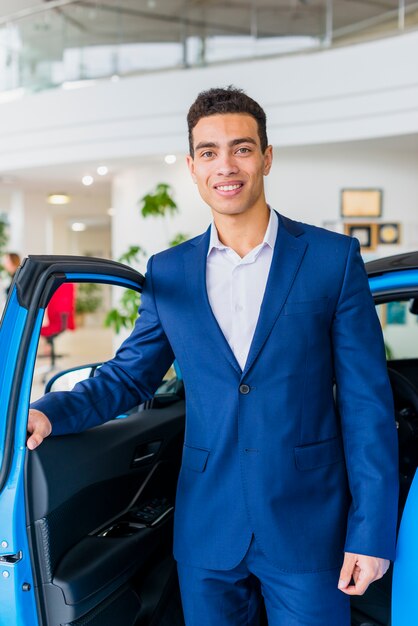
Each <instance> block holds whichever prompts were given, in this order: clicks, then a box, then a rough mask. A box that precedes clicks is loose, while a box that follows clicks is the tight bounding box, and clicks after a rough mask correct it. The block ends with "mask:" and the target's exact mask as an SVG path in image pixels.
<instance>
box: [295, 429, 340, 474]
mask: <svg viewBox="0 0 418 626" xmlns="http://www.w3.org/2000/svg"><path fill="white" fill-rule="evenodd" d="M343 460H344V449H343V443H342V441H341V437H334V438H332V439H326V440H325V441H318V442H317V443H311V444H308V445H305V446H297V447H296V448H295V461H296V467H297V468H298V469H299V470H302V471H303V470H310V469H315V468H316V467H323V466H324V465H331V464H332V463H340V462H341V461H343Z"/></svg>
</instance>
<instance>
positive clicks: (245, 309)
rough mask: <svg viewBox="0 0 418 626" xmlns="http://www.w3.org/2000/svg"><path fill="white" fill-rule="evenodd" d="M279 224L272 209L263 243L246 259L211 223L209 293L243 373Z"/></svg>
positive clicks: (208, 260)
mask: <svg viewBox="0 0 418 626" xmlns="http://www.w3.org/2000/svg"><path fill="white" fill-rule="evenodd" d="M278 227H279V221H278V218H277V215H276V213H275V212H274V211H272V210H271V209H270V219H269V223H268V226H267V230H266V233H265V235H264V239H263V241H262V243H260V244H259V245H258V246H256V247H255V248H253V249H252V250H251V251H250V252H248V254H246V255H245V256H244V257H243V258H241V257H240V256H239V254H237V253H236V252H235V251H234V250H232V249H231V248H228V247H227V246H225V245H224V244H223V243H221V242H220V241H219V237H218V231H217V230H216V226H215V224H214V223H213V222H212V226H211V231H210V241H209V249H208V255H207V261H206V289H207V293H208V298H209V303H210V306H211V308H212V311H213V314H214V316H215V318H216V321H217V322H218V324H219V326H220V328H221V330H222V332H223V334H224V335H225V338H226V340H227V342H228V343H229V346H230V348H231V350H232V352H233V353H234V355H235V358H236V359H237V361H238V363H239V365H240V367H241V369H242V370H243V369H244V366H245V362H246V360H247V357H248V352H249V350H250V346H251V341H252V339H253V335H254V331H255V327H256V325H257V321H258V316H259V313H260V307H261V303H262V301H263V296H264V292H265V289H266V283H267V278H268V275H269V271H270V265H271V260H272V258H273V250H274V244H275V243H276V237H277V230H278Z"/></svg>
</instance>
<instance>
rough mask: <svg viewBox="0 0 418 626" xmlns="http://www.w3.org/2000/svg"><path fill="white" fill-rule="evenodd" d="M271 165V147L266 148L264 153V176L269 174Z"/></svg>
mask: <svg viewBox="0 0 418 626" xmlns="http://www.w3.org/2000/svg"><path fill="white" fill-rule="evenodd" d="M272 163H273V146H267V148H266V150H265V152H264V171H263V174H264V176H267V175H268V174H269V173H270V170H271V165H272Z"/></svg>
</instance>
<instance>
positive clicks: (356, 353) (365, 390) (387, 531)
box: [332, 239, 398, 559]
mask: <svg viewBox="0 0 418 626" xmlns="http://www.w3.org/2000/svg"><path fill="white" fill-rule="evenodd" d="M332 341H333V353H334V367H335V377H336V385H337V405H338V410H339V413H340V418H341V429H342V437H343V442H344V451H345V458H346V465H347V473H348V481H349V487H350V491H351V496H352V501H351V506H350V510H349V515H348V525H347V536H346V545H345V550H346V551H347V552H353V553H356V554H366V555H369V556H376V557H381V558H387V559H394V556H395V535H396V523H397V511H398V506H397V503H398V446H397V435H396V426H395V417H394V409H393V397H392V391H391V387H390V383H389V379H388V374H387V365H386V357H385V350H384V343H383V337H382V331H381V327H380V323H379V320H378V317H377V314H376V310H375V306H374V302H373V298H372V295H371V293H370V289H369V285H368V280H367V274H366V271H365V269H364V265H363V261H362V259H361V256H360V250H359V243H358V241H357V240H356V239H353V240H352V241H351V243H350V249H349V253H348V257H347V264H346V268H345V276H344V279H343V283H342V287H341V291H340V295H339V300H338V303H337V307H336V311H335V316H334V321H333V327H332Z"/></svg>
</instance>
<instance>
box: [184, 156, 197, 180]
mask: <svg viewBox="0 0 418 626" xmlns="http://www.w3.org/2000/svg"><path fill="white" fill-rule="evenodd" d="M186 163H187V167H188V168H189V172H190V175H191V177H192V179H193V182H194V183H196V182H197V179H196V174H195V172H194V160H193V157H192V156H190V154H188V155H187V156H186Z"/></svg>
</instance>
